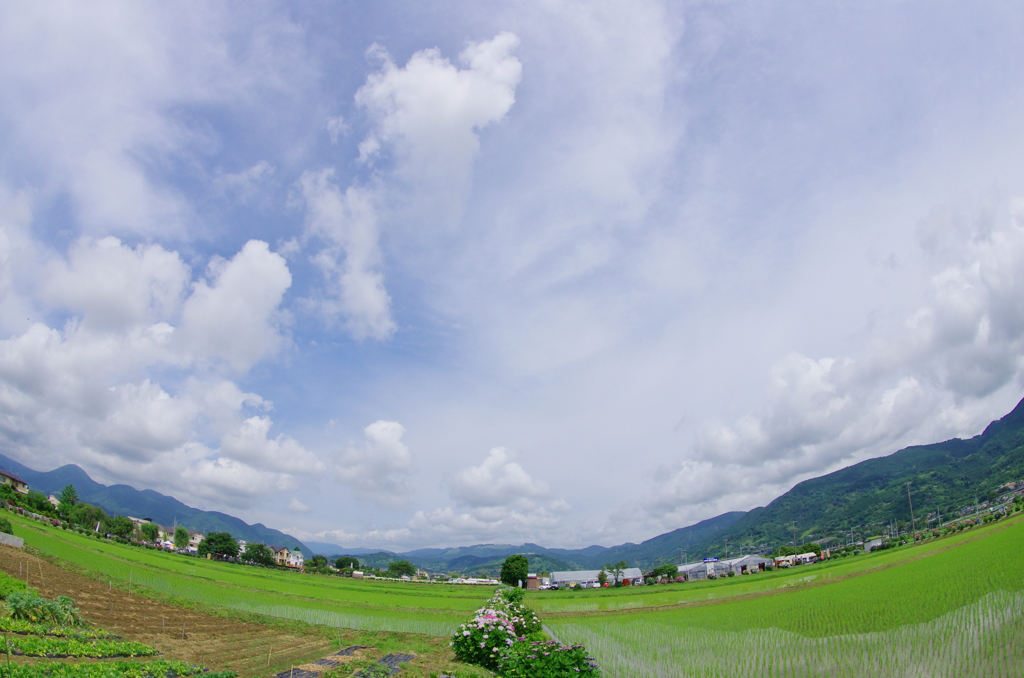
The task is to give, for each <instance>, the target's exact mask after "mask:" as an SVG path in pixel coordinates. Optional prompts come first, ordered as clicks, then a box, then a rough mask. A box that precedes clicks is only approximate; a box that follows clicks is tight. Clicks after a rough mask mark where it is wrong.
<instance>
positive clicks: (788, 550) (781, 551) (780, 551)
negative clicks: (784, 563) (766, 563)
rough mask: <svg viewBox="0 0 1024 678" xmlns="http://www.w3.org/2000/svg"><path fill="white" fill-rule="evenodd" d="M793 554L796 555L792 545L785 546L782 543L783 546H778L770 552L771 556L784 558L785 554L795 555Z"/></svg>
mask: <svg viewBox="0 0 1024 678" xmlns="http://www.w3.org/2000/svg"><path fill="white" fill-rule="evenodd" d="M801 553H803V551H801ZM795 555H796V549H794V548H793V547H792V546H785V545H783V546H780V547H779V548H777V549H775V551H773V552H772V556H771V557H772V558H784V557H785V556H795Z"/></svg>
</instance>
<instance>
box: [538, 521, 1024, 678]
mask: <svg viewBox="0 0 1024 678" xmlns="http://www.w3.org/2000/svg"><path fill="white" fill-rule="evenodd" d="M957 537H960V535H957ZM1021 554H1024V521H1022V520H1021V519H1020V518H1014V519H1011V520H1010V521H1007V522H1004V523H1001V524H996V525H991V526H988V527H985V528H981V529H978V530H976V531H974V534H973V535H972V536H971V537H970V538H958V539H956V540H949V541H943V540H940V541H938V542H936V544H935V545H932V548H928V549H926V548H923V547H916V548H914V547H908V548H906V549H905V550H903V553H902V554H901V555H900V557H899V559H895V558H894V556H887V562H888V565H886V566H884V567H874V568H870V569H868V570H866V571H863V572H861V573H860V574H851V575H848V576H845V577H835V578H831V580H825V579H824V578H820V579H819V580H818V581H814V582H808V583H807V584H806V585H804V586H802V587H792V588H789V589H785V590H782V591H779V592H776V593H774V594H771V595H760V596H752V597H749V598H742V599H735V600H731V601H728V602H719V603H714V604H706V603H704V604H694V605H692V606H686V605H684V606H680V607H677V608H673V609H671V610H660V611H659V610H651V611H644V612H638V613H623V612H619V613H606V614H594V615H585V616H579V615H577V616H569V615H566V616H562V617H557V618H552V617H548V618H547V624H548V625H549V626H550V627H551V628H552V630H553V631H554V633H556V634H557V636H558V638H559V639H560V640H561V641H562V642H571V643H581V644H585V645H586V646H587V648H588V649H589V650H590V652H591V653H592V654H593V655H594V656H595V657H596V658H597V660H598V662H599V663H600V664H601V665H602V667H603V668H604V669H605V671H606V673H607V675H609V676H630V677H634V676H636V677H639V678H642V677H654V676H699V677H702V678H704V677H707V678H710V677H712V676H732V675H742V674H745V673H757V674H759V675H766V676H858V677H859V676H885V677H889V676H937V677H938V676H951V677H952V676H997V677H1002V676H1020V675H1021V673H1020V671H1021V667H1022V666H1024V562H1022V560H1021ZM808 571H813V570H808ZM822 582H826V583H822Z"/></svg>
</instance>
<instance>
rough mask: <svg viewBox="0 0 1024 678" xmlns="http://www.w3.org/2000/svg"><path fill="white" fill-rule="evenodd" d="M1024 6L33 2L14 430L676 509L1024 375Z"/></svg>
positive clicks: (279, 510) (466, 522)
mask: <svg viewBox="0 0 1024 678" xmlns="http://www.w3.org/2000/svg"><path fill="white" fill-rule="evenodd" d="M1022 19H1024V8H1022V7H1021V6H1020V4H1019V3H1013V2H992V3H986V4H985V6H984V8H983V9H980V8H978V6H977V5H976V4H972V3H966V2H938V3H936V2H913V1H908V2H867V3H863V2H862V3H852V2H851V3H845V2H828V3H825V2H821V3H813V2H812V3H807V2H757V3H755V2H683V3H657V2H597V3H595V2H588V3H573V2H555V1H551V2H535V3H522V2H515V3H511V2H506V3H503V2H496V3H490V4H487V5H481V4H480V3H463V2H441V3H430V4H428V5H425V4H423V3H400V2H378V3H354V2H349V3H316V2H306V3H278V2H259V3H216V2H215V3H209V2H204V3H187V2H185V3H174V4H172V5H167V4H141V3H128V2H124V3H117V2H110V3H95V4H89V5H87V6H86V5H81V4H79V3H71V2H66V3H60V2H54V3H48V4H43V3H35V4H33V5H9V6H5V7H4V8H3V9H0V149H3V150H2V151H0V271H2V274H0V415H2V416H0V451H2V452H3V453H4V454H7V455H9V456H12V457H14V458H16V459H18V460H20V461H21V462H23V463H25V464H27V465H29V466H32V467H34V468H39V469H41V470H48V469H50V468H55V467H56V466H59V465H61V464H64V463H76V464H79V465H80V466H82V467H83V468H85V469H86V470H87V471H88V472H89V473H90V474H91V475H93V476H94V477H95V478H97V479H98V480H101V481H103V482H107V483H113V482H124V483H129V484H131V485H134V486H136V487H140V488H142V487H146V488H152V489H155V490H158V491H161V492H165V493H168V494H172V495H174V496H176V497H178V498H180V499H182V500H183V501H186V502H188V503H190V504H193V505H196V506H200V507H203V508H208V509H216V510H222V511H227V512H229V513H232V514H234V515H238V516H239V517H241V518H243V519H246V520H248V521H250V522H255V521H261V522H264V523H265V524H268V525H271V526H273V527H277V528H280V529H284V530H288V531H291V532H292V533H293V534H296V536H299V537H300V538H303V539H310V540H318V541H328V542H333V543H336V544H339V545H342V546H352V547H355V546H369V547H380V548H388V549H393V550H394V549H405V548H414V547H421V546H445V545H458V544H468V543H477V542H512V543H519V542H523V541H533V542H537V543H541V544H544V545H548V546H567V547H574V546H586V545H589V544H592V543H601V544H606V545H610V544H613V543H621V542H623V541H640V540H642V539H646V538H649V537H651V536H654V535H656V534H659V533H661V532H664V531H668V530H671V529H675V528H677V527H682V526H684V525H688V524H692V523H693V522H696V521H698V520H701V519H704V518H708V517H711V516H714V515H717V514H719V513H722V512H724V511H730V510H748V509H750V508H753V507H755V506H758V505H763V504H765V503H767V502H768V501H770V500H771V499H773V498H774V497H776V496H778V495H779V494H781V493H782V492H784V491H786V490H787V489H789V488H790V487H792V486H793V485H794V484H796V483H797V482H799V481H800V480H803V479H805V478H808V477H812V476H816V475H820V474H822V473H826V472H829V471H831V470H835V469H837V468H841V467H843V466H846V465H849V464H850V463H854V462H856V461H860V460H862V459H865V458H869V457H872V456H878V455H882V454H888V453H890V452H892V451H894V450H896V449H898V448H900V447H903V446H905V445H908V444H914V443H926V442H932V441H936V440H942V439H946V438H950V437H953V436H969V435H974V434H977V433H979V432H980V431H981V430H982V428H983V427H984V426H985V424H987V423H988V422H989V421H990V420H992V419H994V418H997V417H999V416H1002V415H1003V414H1005V413H1006V412H1008V411H1009V410H1010V409H1011V408H1012V407H1013V406H1014V405H1015V404H1016V402H1017V401H1018V400H1019V399H1020V398H1021V397H1022V395H1024V376H1022V375H1024V372H1022V368H1024V362H1022V348H1024V126H1022V125H1021V124H1020V121H1021V119H1022V118H1021V115H1022V111H1024V71H1022V70H1021V68H1020V64H1021V63H1024V46H1022V44H1021V41H1020V40H1019V30H1018V28H1019V26H1020V25H1021V21H1022Z"/></svg>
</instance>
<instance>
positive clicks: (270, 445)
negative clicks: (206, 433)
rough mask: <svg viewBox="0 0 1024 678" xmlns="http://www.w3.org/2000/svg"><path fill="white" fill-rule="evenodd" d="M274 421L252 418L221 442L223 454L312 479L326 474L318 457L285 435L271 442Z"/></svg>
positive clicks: (255, 464) (259, 466) (254, 464)
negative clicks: (312, 476)
mask: <svg viewBox="0 0 1024 678" xmlns="http://www.w3.org/2000/svg"><path fill="white" fill-rule="evenodd" d="M272 423H273V422H271V421H270V417H249V418H248V419H246V420H244V421H242V422H241V424H240V425H239V426H238V427H237V428H236V429H235V430H233V431H231V432H229V433H228V434H227V435H225V436H224V437H223V438H222V439H221V444H220V453H221V454H222V455H224V456H226V457H230V458H232V459H235V460H237V461H243V462H246V463H248V464H250V465H252V466H255V467H257V468H262V469H267V470H273V471H279V472H281V473H298V474H301V475H310V474H313V473H319V472H321V471H323V470H324V468H325V467H324V464H323V462H321V461H320V460H319V459H317V457H316V455H314V454H313V453H312V452H309V451H308V450H306V449H305V448H303V447H302V445H300V444H299V443H298V441H296V440H295V439H294V438H291V437H289V436H286V435H284V434H280V435H278V436H277V437H276V438H268V433H269V432H270V427H271V425H272Z"/></svg>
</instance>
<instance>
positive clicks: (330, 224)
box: [297, 33, 522, 339]
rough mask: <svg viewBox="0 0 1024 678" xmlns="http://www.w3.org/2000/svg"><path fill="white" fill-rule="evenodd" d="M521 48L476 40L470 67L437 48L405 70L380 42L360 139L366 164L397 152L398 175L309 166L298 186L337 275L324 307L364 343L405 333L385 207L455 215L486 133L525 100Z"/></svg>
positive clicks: (329, 276)
mask: <svg viewBox="0 0 1024 678" xmlns="http://www.w3.org/2000/svg"><path fill="white" fill-rule="evenodd" d="M518 44H519V39H518V38H517V37H516V36H515V35H512V34H511V33H501V34H499V35H497V36H496V37H494V38H493V39H492V40H489V41H485V42H480V43H471V44H470V45H469V46H468V47H466V49H465V50H463V51H462V53H461V54H460V55H459V63H460V64H461V65H462V68H458V67H456V66H455V65H454V64H452V63H451V61H449V60H448V59H446V58H444V57H442V56H441V53H440V52H439V51H438V50H437V49H428V50H423V51H420V52H416V53H415V54H413V55H412V57H411V58H410V59H409V61H408V63H407V64H406V65H405V66H404V67H399V66H398V65H396V64H395V63H394V61H393V60H392V59H391V57H390V56H389V55H388V54H387V52H386V51H384V50H383V49H382V48H381V47H379V46H378V45H374V46H373V47H372V48H371V49H370V54H371V55H373V56H374V57H376V58H377V59H378V60H379V61H380V63H381V66H380V69H379V70H378V71H377V72H375V73H371V74H370V76H369V77H368V78H367V79H366V83H365V84H364V85H363V86H362V87H361V88H360V89H359V91H358V92H356V96H355V100H356V103H357V104H358V105H359V106H360V107H361V108H363V109H364V110H365V111H366V113H367V115H368V117H369V119H370V121H371V124H372V128H373V131H371V133H370V134H369V135H368V136H367V137H366V138H364V139H363V140H362V142H361V143H360V144H359V149H360V160H361V161H363V162H371V161H374V160H376V159H377V158H378V157H379V156H381V155H382V154H385V153H389V154H390V155H389V158H390V159H391V160H392V162H391V164H390V166H389V167H390V171H389V172H384V173H382V174H379V175H378V176H377V177H376V179H375V180H374V182H372V183H371V184H366V185H361V184H358V183H354V184H352V185H350V186H349V187H348V188H347V189H345V190H344V191H343V190H342V189H341V188H340V187H339V186H338V185H337V183H336V180H335V171H334V170H333V169H332V168H328V169H324V170H320V171H318V172H312V171H309V172H306V173H304V174H303V175H302V177H301V178H300V180H299V182H298V184H297V188H298V192H299V193H301V197H302V200H303V202H304V203H305V206H306V225H307V228H306V236H307V238H313V239H316V240H317V241H319V242H323V243H325V246H324V247H322V248H320V249H319V250H318V251H317V252H316V254H314V256H313V262H314V263H315V264H316V266H317V267H318V268H319V269H320V271H321V272H322V274H323V275H324V277H325V279H326V280H327V289H326V295H325V296H324V298H322V299H319V300H317V301H316V302H315V307H316V308H317V309H318V310H319V311H320V312H322V313H323V314H324V315H325V316H326V317H327V318H328V319H330V320H336V319H339V318H340V319H343V320H344V324H345V326H346V328H347V329H348V331H349V333H350V334H351V335H352V336H353V337H355V338H356V339H365V338H373V339H387V338H388V337H390V336H391V335H392V334H393V333H394V331H395V322H394V320H393V319H392V316H391V298H390V296H389V295H388V292H387V290H386V288H385V285H384V274H383V272H382V261H381V259H382V257H381V252H380V247H379V244H378V242H379V238H380V231H381V221H382V220H383V219H385V218H386V215H382V209H381V206H382V205H384V204H390V205H392V207H391V209H390V212H391V213H394V212H395V208H394V206H393V205H394V204H395V203H405V204H408V203H409V202H410V201H411V202H413V203H416V204H417V205H418V207H417V208H415V210H413V211H415V212H416V213H417V214H418V216H417V220H419V221H420V222H422V221H423V219H425V218H426V219H428V220H434V221H436V218H437V217H438V215H442V216H441V217H440V218H441V220H442V221H446V222H449V223H450V222H451V221H452V220H453V215H454V214H456V213H457V212H458V211H459V210H460V209H461V208H460V205H461V200H462V197H463V194H464V190H465V187H466V185H467V182H468V179H469V175H470V171H471V168H472V162H473V158H474V156H475V155H476V153H477V151H478V149H479V145H480V142H479V138H478V132H479V130H480V129H482V128H484V127H486V126H487V125H489V124H491V123H494V122H496V121H498V120H500V119H502V118H503V117H504V116H505V114H506V113H507V112H508V110H509V109H510V108H511V106H512V104H513V103H514V101H515V89H516V86H517V85H518V83H519V79H520V76H521V72H522V66H521V64H520V63H519V61H518V60H517V59H516V58H515V57H513V56H512V54H511V52H512V50H513V49H514V48H515V47H516V45H518ZM347 129H348V126H347V125H346V124H345V123H344V121H343V120H342V119H341V118H332V119H331V120H330V121H329V122H328V125H327V130H328V132H329V134H330V135H331V140H332V142H336V141H337V139H338V135H339V134H342V133H344V132H345V131H347ZM427 215H433V216H432V217H427ZM421 226H422V223H421Z"/></svg>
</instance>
